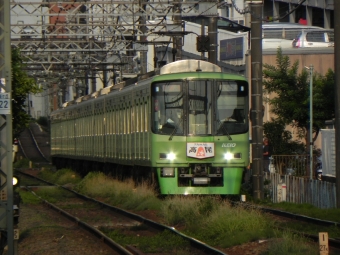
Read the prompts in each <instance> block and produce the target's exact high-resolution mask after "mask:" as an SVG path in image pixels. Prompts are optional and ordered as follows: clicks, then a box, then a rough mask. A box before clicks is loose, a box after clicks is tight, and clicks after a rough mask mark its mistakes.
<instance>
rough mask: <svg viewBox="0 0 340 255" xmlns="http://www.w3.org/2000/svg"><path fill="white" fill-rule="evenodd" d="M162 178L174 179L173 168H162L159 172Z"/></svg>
mask: <svg viewBox="0 0 340 255" xmlns="http://www.w3.org/2000/svg"><path fill="white" fill-rule="evenodd" d="M161 176H162V177H174V176H175V168H173V167H164V168H163V169H162V171H161Z"/></svg>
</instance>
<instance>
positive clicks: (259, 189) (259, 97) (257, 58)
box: [247, 0, 264, 199]
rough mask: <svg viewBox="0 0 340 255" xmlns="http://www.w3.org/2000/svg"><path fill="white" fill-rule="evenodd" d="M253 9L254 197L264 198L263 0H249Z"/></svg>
mask: <svg viewBox="0 0 340 255" xmlns="http://www.w3.org/2000/svg"><path fill="white" fill-rule="evenodd" d="M247 2H248V4H249V7H250V11H251V112H250V114H251V120H252V163H253V164H252V167H253V197H254V199H263V198H264V194H263V143H262V140H263V116H262V111H263V109H262V106H263V94H262V93H263V89H262V6H263V3H262V1H251V0H250V1H247Z"/></svg>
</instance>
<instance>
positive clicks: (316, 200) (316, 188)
mask: <svg viewBox="0 0 340 255" xmlns="http://www.w3.org/2000/svg"><path fill="white" fill-rule="evenodd" d="M264 178H265V179H267V180H270V183H269V184H268V185H265V189H266V191H267V193H268V194H269V196H270V198H271V199H272V202H273V203H278V202H281V201H284V200H285V201H286V202H290V203H296V204H304V203H306V204H312V205H314V206H316V207H318V208H322V209H326V208H336V186H335V183H330V182H324V181H319V180H310V179H308V178H302V177H296V176H293V175H280V174H278V173H270V174H269V173H266V174H265V176H264ZM282 193H285V196H284V194H282ZM284 197H285V199H284ZM282 198H283V199H282Z"/></svg>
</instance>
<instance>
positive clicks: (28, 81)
mask: <svg viewBox="0 0 340 255" xmlns="http://www.w3.org/2000/svg"><path fill="white" fill-rule="evenodd" d="M23 62H24V58H23V57H22V56H21V55H20V50H19V49H12V98H13V100H12V102H13V103H12V114H13V137H17V136H19V134H20V133H21V132H22V131H23V130H24V129H25V128H26V127H27V126H28V124H29V122H30V120H31V117H30V116H29V115H28V114H27V113H26V110H25V107H26V105H25V101H26V99H27V95H28V94H29V93H33V94H35V93H39V92H40V91H41V89H40V88H39V87H38V85H37V84H36V82H35V80H34V78H32V77H29V76H28V74H27V72H26V71H25V65H24V63H23Z"/></svg>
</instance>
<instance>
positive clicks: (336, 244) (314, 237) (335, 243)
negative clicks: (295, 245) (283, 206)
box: [234, 202, 340, 254]
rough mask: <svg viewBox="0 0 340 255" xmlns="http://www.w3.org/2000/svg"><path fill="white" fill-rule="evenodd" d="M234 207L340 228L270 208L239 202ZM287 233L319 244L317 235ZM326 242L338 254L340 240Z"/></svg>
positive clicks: (300, 222)
mask: <svg viewBox="0 0 340 255" xmlns="http://www.w3.org/2000/svg"><path fill="white" fill-rule="evenodd" d="M234 205H242V206H244V207H246V208H256V209H258V210H261V211H262V212H264V213H269V214H271V215H274V216H276V217H281V218H282V219H286V220H287V219H288V220H293V221H295V222H296V223H297V224H302V223H308V224H313V225H317V226H323V227H330V228H331V227H336V228H340V223H339V222H333V221H327V220H322V219H317V218H312V217H308V216H304V215H299V214H294V213H290V212H285V211H282V210H277V209H272V208H265V207H259V206H256V205H254V204H250V203H245V202H241V203H240V202H236V203H234ZM277 219H278V218H277ZM283 230H284V229H283ZM289 231H292V232H296V233H298V234H299V235H300V236H304V237H305V238H308V239H309V240H312V241H313V242H316V243H318V242H319V236H318V235H313V234H308V233H304V232H298V231H294V230H291V229H290V230H289ZM328 242H329V247H330V249H331V250H332V251H333V252H336V254H340V238H329V239H328Z"/></svg>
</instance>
